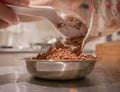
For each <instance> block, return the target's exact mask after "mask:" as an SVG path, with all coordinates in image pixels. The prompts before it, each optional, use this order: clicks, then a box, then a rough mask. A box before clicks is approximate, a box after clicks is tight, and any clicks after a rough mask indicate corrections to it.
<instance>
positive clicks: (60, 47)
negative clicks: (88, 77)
mask: <svg viewBox="0 0 120 92" xmlns="http://www.w3.org/2000/svg"><path fill="white" fill-rule="evenodd" d="M81 38H82V37H75V38H72V39H67V41H66V42H65V43H64V44H63V43H60V42H59V43H57V44H55V46H53V47H51V48H50V49H49V50H48V51H47V52H46V53H42V54H39V55H38V56H37V57H34V58H33V59H42V60H73V61H76V60H91V59H95V57H94V56H92V55H82V54H81V53H82V51H81V45H80V44H81V41H82V40H81V41H80V39H81ZM71 46H75V48H74V49H73V48H71Z"/></svg>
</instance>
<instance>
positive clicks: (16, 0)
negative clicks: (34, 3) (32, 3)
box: [3, 0, 29, 6]
mask: <svg viewBox="0 0 120 92" xmlns="http://www.w3.org/2000/svg"><path fill="white" fill-rule="evenodd" d="M3 1H5V2H7V3H10V4H14V5H22V6H28V5H29V0H3Z"/></svg>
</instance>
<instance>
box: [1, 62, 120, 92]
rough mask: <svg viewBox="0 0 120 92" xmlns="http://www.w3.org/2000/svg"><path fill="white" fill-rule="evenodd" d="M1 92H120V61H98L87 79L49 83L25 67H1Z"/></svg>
mask: <svg viewBox="0 0 120 92" xmlns="http://www.w3.org/2000/svg"><path fill="white" fill-rule="evenodd" d="M0 92H120V61H98V62H97V64H96V67H95V69H94V71H93V72H92V73H91V74H90V75H89V76H88V77H86V78H85V79H82V80H71V81H48V80H42V79H35V78H33V77H31V76H30V75H29V74H28V73H27V70H26V69H25V67H22V66H19V67H0Z"/></svg>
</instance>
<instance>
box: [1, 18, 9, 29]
mask: <svg viewBox="0 0 120 92" xmlns="http://www.w3.org/2000/svg"><path fill="white" fill-rule="evenodd" d="M8 26H9V24H8V23H7V22H4V21H2V20H0V29H2V28H6V27H8Z"/></svg>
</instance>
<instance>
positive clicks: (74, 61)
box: [22, 58, 97, 63]
mask: <svg viewBox="0 0 120 92" xmlns="http://www.w3.org/2000/svg"><path fill="white" fill-rule="evenodd" d="M22 60H25V61H26V62H41V63H42V62H56V63H58V62H63V63H79V62H96V61H97V59H91V60H44V59H42V60H39V59H30V58H23V59H22Z"/></svg>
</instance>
